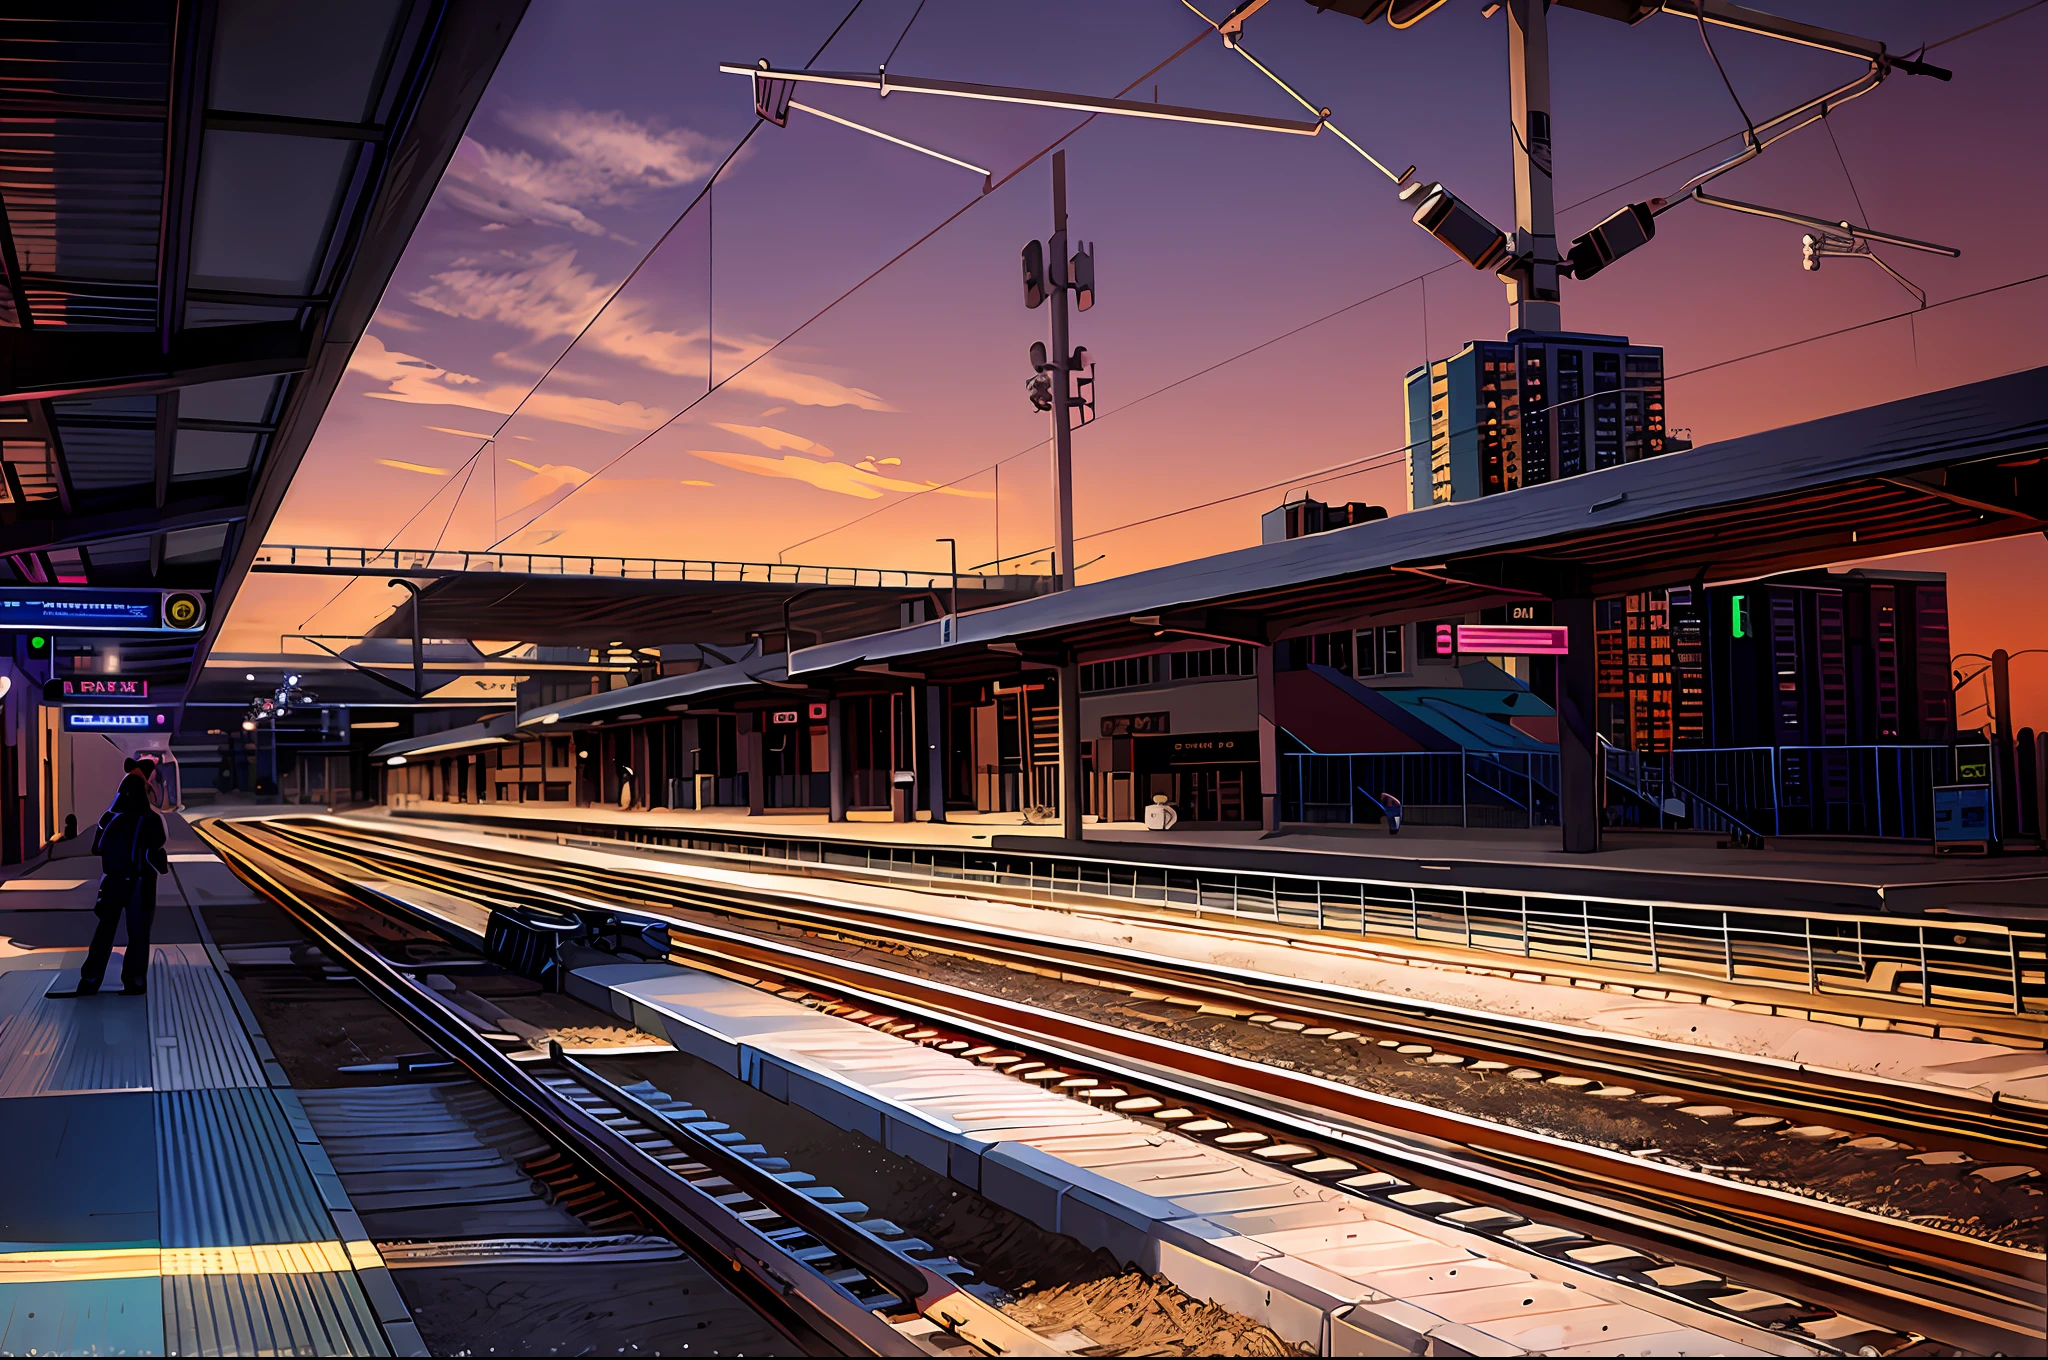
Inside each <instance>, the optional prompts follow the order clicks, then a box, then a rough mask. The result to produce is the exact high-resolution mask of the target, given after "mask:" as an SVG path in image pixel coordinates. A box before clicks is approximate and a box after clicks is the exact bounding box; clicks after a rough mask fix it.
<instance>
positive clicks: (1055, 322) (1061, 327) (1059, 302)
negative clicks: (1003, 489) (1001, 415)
mask: <svg viewBox="0 0 2048 1360" xmlns="http://www.w3.org/2000/svg"><path fill="white" fill-rule="evenodd" d="M1045 244H1046V252H1045V253H1046V256H1047V259H1046V262H1045V267H1046V272H1047V278H1046V283H1047V285H1048V286H1047V288H1046V291H1047V292H1048V293H1050V294H1051V295H1052V296H1051V299H1050V300H1051V302H1052V358H1053V362H1054V363H1056V364H1057V365H1059V373H1058V376H1057V379H1056V380H1055V381H1054V383H1053V385H1052V513H1053V543H1054V548H1055V551H1056V552H1057V554H1058V557H1059V560H1058V561H1057V562H1056V563H1054V568H1055V570H1057V571H1058V573H1059V578H1060V589H1061V590H1072V589H1073V588H1074V431H1073V421H1072V419H1071V417H1070V411H1069V408H1070V406H1071V401H1072V399H1071V395H1070V391H1069V387H1068V382H1067V373H1066V369H1067V362H1068V360H1067V355H1068V353H1069V352H1070V351H1069V350H1068V348H1067V338H1068V337H1067V153H1066V152H1064V151H1055V152H1053V153H1052V239H1051V240H1049V241H1047V242H1046V243H1045Z"/></svg>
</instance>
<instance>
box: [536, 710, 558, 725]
mask: <svg viewBox="0 0 2048 1360" xmlns="http://www.w3.org/2000/svg"><path fill="white" fill-rule="evenodd" d="M561 720H562V715H561V714H559V713H550V714H548V715H547V716H546V717H544V718H542V719H541V720H540V725H541V726H542V727H553V726H554V725H555V724H556V723H558V722H560V721H561Z"/></svg>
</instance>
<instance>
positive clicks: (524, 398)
mask: <svg viewBox="0 0 2048 1360" xmlns="http://www.w3.org/2000/svg"><path fill="white" fill-rule="evenodd" d="M866 2H867V0H853V4H852V6H851V7H850V8H849V9H848V10H847V11H846V13H845V14H844V15H842V16H840V19H839V22H838V23H837V24H836V25H834V26H833V29H832V31H831V32H830V33H828V34H826V35H825V41H824V42H822V43H819V44H818V50H817V51H815V52H813V53H812V54H811V59H810V60H809V61H807V62H805V63H804V69H805V70H809V69H810V68H811V66H812V65H814V64H815V63H816V62H817V60H818V58H820V57H822V56H824V55H825V49H826V48H828V47H830V46H831V45H832V40H833V39H834V38H837V37H838V36H839V34H840V31H841V30H842V29H844V28H845V27H846V25H847V23H848V22H849V21H850V20H851V19H852V18H853V16H854V15H855V14H857V13H858V12H859V11H860V7H861V6H862V5H863V4H865V3H866ZM912 17H913V18H915V16H914V15H913V16H912ZM905 31H906V32H907V31H908V29H906V30H905ZM899 41H900V39H899ZM760 127H761V121H760V120H759V119H756V120H755V121H754V122H753V124H752V125H751V126H749V127H748V128H747V130H746V131H745V132H744V133H742V134H741V136H740V139H739V140H738V141H737V142H735V143H733V148H732V150H730V151H728V152H726V153H725V158H724V159H723V160H721V161H720V162H719V163H718V168H717V169H715V170H713V171H712V172H711V175H710V177H709V178H707V179H706V180H705V181H704V187H703V188H702V189H700V190H698V191H697V194H696V196H695V197H693V198H692V199H691V200H690V201H689V202H688V203H687V204H685V205H684V207H683V210H682V211H681V212H679V213H677V214H676V218H675V220H674V221H673V222H671V223H669V225H668V229H667V230H666V231H664V232H662V234H661V236H660V237H659V238H658V239H657V240H656V241H655V243H654V244H653V245H651V246H649V247H648V248H647V251H646V253H644V254H643V255H641V257H640V260H639V262H638V263H637V264H635V265H634V266H633V268H632V270H631V271H630V272H628V273H627V275H626V277H625V278H623V279H621V280H619V283H618V286H617V287H615V288H613V289H612V290H611V292H610V293H608V294H606V295H605V299H604V301H603V302H601V303H599V304H598V307H597V310H596V311H594V312H592V313H591V314H590V319H589V320H588V321H585V322H584V323H583V326H582V328H581V329H580V330H578V331H577V332H576V334H575V335H574V336H572V337H571V338H570V340H569V343H568V344H566V345H564V346H563V347H562V351H561V353H559V354H557V355H556V356H555V357H554V360H553V362H551V363H550V364H549V365H548V366H547V367H546V368H545V369H543V370H542V371H541V375H540V376H539V377H538V378H535V379H534V380H533V385H532V386H530V387H528V388H527V389H526V391H525V393H524V394H523V395H521V397H520V398H519V400H518V402H517V403H516V404H515V405H514V406H513V407H512V409H511V410H510V411H507V412H506V413H505V417H504V419H502V420H500V421H499V422H498V425H497V428H496V429H494V430H492V431H491V434H490V437H489V438H487V439H485V440H484V441H483V443H481V444H479V445H478V446H477V448H476V451H475V452H474V453H472V454H470V455H469V457H468V458H467V459H465V460H464V461H463V463H462V464H461V467H462V470H463V471H464V473H465V476H464V478H463V481H462V491H458V492H457V493H456V498H455V504H453V505H451V506H450V507H449V509H448V520H447V522H446V523H444V524H443V525H442V528H441V536H442V537H445V536H446V534H447V532H448V524H452V523H453V522H454V519H455V510H456V507H457V506H459V505H460V504H461V501H462V495H463V492H466V491H467V490H468V488H469V479H468V477H467V475H466V474H467V472H468V471H469V470H470V469H471V468H472V467H473V466H474V465H475V463H476V461H477V460H478V459H479V458H481V457H483V455H484V451H485V450H487V449H489V448H490V447H491V445H493V444H495V443H496V442H497V440H498V437H499V436H500V435H502V434H503V433H504V432H505V427H506V426H508V425H510V424H511V423H512V420H513V418H514V417H515V416H517V415H518V414H519V412H520V411H521V410H523V409H524V408H525V406H526V403H527V402H528V401H530V400H532V398H533V396H534V394H535V393H536V392H538V391H540V389H541V385H542V384H544V383H545V382H547V380H548V379H549V378H550V377H551V376H553V374H554V372H555V370H556V369H557V368H560V367H561V365H562V361H563V360H565V359H567V358H568V357H569V354H570V351H572V350H574V349H575V348H576V346H577V344H578V343H579V342H581V341H582V339H583V337H584V336H586V335H588V334H590V329H591V327H593V326H595V325H596V324H597V323H598V320H599V318H601V317H603V316H604V314H605V313H606V312H607V311H609V310H610V309H611V305H612V303H614V302H616V301H617V300H618V298H619V295H620V294H621V293H623V292H625V291H626V286H627V285H628V284H630V283H632V282H633V280H634V279H635V278H637V277H638V276H639V274H640V271H641V270H642V269H644V268H646V267H647V263H648V261H650V260H652V259H653V258H654V256H655V254H656V253H657V252H658V251H660V249H661V248H662V246H664V245H665V244H667V243H668V239H669V238H670V237H671V236H673V235H675V233H676V229H677V228H679V227H681V226H682V225H683V222H684V220H685V219H687V218H688V217H689V215H690V214H691V212H693V211H694V210H695V209H696V207H697V205H698V204H699V203H700V202H703V201H704V199H705V198H706V196H707V195H709V194H710V192H711V190H712V187H713V186H714V185H716V184H717V183H718V177H719V176H720V175H721V174H723V173H724V172H725V169H726V167H727V166H729V165H731V164H732V161H733V157H735V156H737V155H739V154H740V151H741V150H742V149H743V148H744V147H745V146H746V144H747V143H748V142H749V141H750V140H752V138H753V136H754V134H755V133H756V132H757V131H759V130H760ZM705 347H706V349H707V350H708V349H710V347H711V343H710V336H709V335H708V334H707V335H706V337H705ZM707 376H708V375H707ZM491 472H492V478H491V485H492V491H493V504H492V507H491V517H492V525H491V528H492V529H493V531H495V530H496V529H497V523H496V520H497V505H496V501H495V493H496V488H497V467H496V464H495V462H493V465H492V469H491ZM449 485H451V486H452V485H454V482H453V479H452V478H451V479H450V482H449ZM440 494H441V493H440V492H439V491H436V492H435V493H434V494H433V495H431V496H429V497H427V499H426V500H425V501H423V502H422V503H421V504H420V507H419V508H418V509H417V510H415V511H413V512H412V514H410V515H408V516H406V518H405V522H404V523H403V524H400V525H399V526H398V529H397V530H396V531H395V532H394V533H393V534H392V536H391V537H390V538H389V539H387V540H386V541H385V543H384V550H387V551H388V550H389V549H390V547H391V546H392V544H394V543H396V542H398V539H399V536H400V535H402V534H403V533H404V532H405V531H406V530H407V529H409V528H410V527H412V523H413V521H414V520H416V519H418V518H419V517H420V516H421V515H423V514H425V513H426V511H427V508H428V507H429V506H431V505H432V504H433V503H434V501H435V500H436V499H438V498H439V496H440ZM522 527H523V526H522ZM502 541H503V540H502V539H501V540H500V542H502ZM434 546H435V548H437V549H438V548H439V547H440V546H441V543H440V538H438V537H437V538H436V540H435V542H434ZM493 546H496V545H495V544H494V545H493ZM361 579H362V578H360V577H351V578H350V579H349V580H347V581H344V582H343V583H342V585H341V588H340V589H339V590H337V591H335V592H334V594H333V595H331V596H329V597H328V599H327V602H326V603H325V604H322V605H321V606H320V607H319V608H318V609H315V610H314V611H313V612H312V613H310V614H308V615H307V616H306V617H305V618H304V619H302V620H300V622H299V627H300V628H302V629H303V628H305V627H307V626H308V625H309V624H311V623H312V622H313V620H314V619H316V618H318V617H320V615H322V614H324V613H326V612H327V610H328V609H330V608H332V607H333V605H334V603H335V601H337V600H339V599H340V598H341V597H342V596H343V595H345V594H347V593H348V590H349V588H350V587H351V586H354V585H356V584H358V583H359V582H360V580H361Z"/></svg>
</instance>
